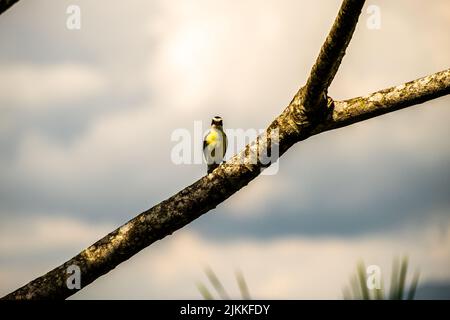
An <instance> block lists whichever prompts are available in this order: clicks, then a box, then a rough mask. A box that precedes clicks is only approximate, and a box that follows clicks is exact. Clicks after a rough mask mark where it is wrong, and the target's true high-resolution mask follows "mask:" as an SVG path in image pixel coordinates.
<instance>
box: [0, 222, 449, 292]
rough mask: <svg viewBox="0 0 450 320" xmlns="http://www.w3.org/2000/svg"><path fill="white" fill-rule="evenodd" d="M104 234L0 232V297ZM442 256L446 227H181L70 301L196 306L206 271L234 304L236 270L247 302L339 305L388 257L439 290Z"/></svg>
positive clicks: (65, 226)
mask: <svg viewBox="0 0 450 320" xmlns="http://www.w3.org/2000/svg"><path fill="white" fill-rule="evenodd" d="M26 222H28V224H27V223H26ZM111 230H112V226H110V225H99V224H88V223H86V222H84V221H83V220H80V219H74V218H60V219H54V218H49V217H46V216H40V217H37V218H33V219H29V220H28V221H23V220H20V219H19V220H17V219H15V220H11V221H10V222H8V223H7V224H6V225H2V227H1V238H0V240H1V243H2V245H1V246H0V256H2V257H3V258H5V257H7V259H5V260H3V261H2V264H1V268H0V279H2V281H1V282H0V283H1V286H0V294H6V293H7V292H9V291H10V290H13V289H15V288H16V287H18V286H19V285H21V284H22V283H24V282H26V281H29V280H31V279H32V277H36V276H39V275H42V274H43V273H45V272H47V271H48V270H50V268H52V267H55V266H56V265H57V264H60V263H62V262H63V261H64V260H61V259H65V258H64V257H66V258H70V257H71V256H73V255H75V254H76V253H77V252H79V251H81V249H83V248H84V247H86V246H88V245H89V244H91V243H93V242H94V241H96V240H97V239H99V238H100V237H101V236H103V235H105V234H106V233H107V232H109V231H111ZM449 252H450V224H449V223H448V221H447V222H446V223H445V224H441V225H440V226H436V224H433V223H426V224H423V225H422V227H421V228H420V229H410V228H407V229H405V228H403V229H398V230H396V231H394V232H383V233H377V234H372V235H370V236H367V235H363V236H359V237H357V238H355V239H347V238H342V237H333V236H328V237H320V238H309V237H304V236H284V237H279V238H275V239H272V240H256V239H250V238H246V239H236V240H232V241H227V242H217V241H211V239H208V238H204V237H201V236H199V234H198V233H196V232H194V231H193V230H192V229H190V228H189V227H188V228H184V229H183V230H181V231H177V232H176V233H175V234H174V235H173V236H169V237H167V238H165V239H163V240H162V241H159V242H157V243H155V244H153V245H152V246H151V247H150V248H148V249H145V250H143V251H142V252H141V253H139V254H137V255H136V256H134V257H133V258H132V259H130V260H129V261H127V262H124V263H122V264H121V265H119V266H118V267H117V268H116V269H114V270H113V271H111V272H110V273H109V274H108V276H106V277H101V278H99V279H98V280H97V281H96V282H94V283H93V284H91V285H89V286H88V287H86V288H85V289H84V290H82V291H81V292H79V293H77V294H76V295H75V296H74V297H73V298H75V299H79V298H87V299H93V298H94V299H98V298H106V299H107V298H113V299H117V298H129V299H133V298H137V299H152V298H158V299H161V298H175V299H177V298H178V299H180V298H181V299H182V298H194V299H195V298H200V294H199V293H198V292H197V290H196V288H195V283H196V282H198V281H201V282H203V283H205V284H206V285H207V286H210V284H209V283H208V281H207V279H206V278H205V275H204V274H203V268H204V267H205V266H207V265H209V266H211V267H212V268H213V270H214V271H215V272H216V273H217V274H218V276H219V278H220V279H221V280H222V282H223V283H224V285H225V288H226V289H227V290H228V291H229V293H230V294H231V295H232V296H233V297H236V298H237V297H239V291H238V289H237V286H236V282H235V279H234V275H233V273H234V270H235V269H236V268H239V269H241V270H242V271H243V273H244V275H245V278H246V280H247V282H248V285H249V288H250V292H251V294H252V297H253V298H261V299H282V298H287V299H313V298H330V299H339V298H341V289H342V287H343V286H344V285H346V284H347V283H348V279H349V276H350V275H351V274H352V273H353V272H354V268H355V263H356V262H357V261H358V259H360V258H362V259H364V261H365V263H366V265H370V264H376V265H378V266H380V268H381V270H382V274H383V277H384V279H385V280H384V281H385V284H386V285H388V283H389V274H390V268H391V263H392V261H393V257H394V256H396V255H400V254H408V255H409V257H410V262H411V263H410V266H411V269H410V272H411V271H413V270H414V269H415V268H418V269H420V271H421V283H426V282H438V281H441V282H442V281H444V282H445V281H449V280H450V272H449V270H448V268H447V267H448V264H449V263H450V255H449ZM24 261H27V263H24ZM410 276H411V274H410ZM3 280H4V281H3Z"/></svg>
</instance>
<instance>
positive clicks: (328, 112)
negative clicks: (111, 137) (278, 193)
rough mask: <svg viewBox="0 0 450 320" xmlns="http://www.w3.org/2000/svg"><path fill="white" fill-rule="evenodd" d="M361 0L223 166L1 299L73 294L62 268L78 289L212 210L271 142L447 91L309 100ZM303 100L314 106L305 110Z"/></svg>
mask: <svg viewBox="0 0 450 320" xmlns="http://www.w3.org/2000/svg"><path fill="white" fill-rule="evenodd" d="M363 4H364V1H357V0H344V1H343V4H342V6H341V9H340V12H339V14H338V17H337V18H336V21H335V23H334V25H333V28H332V31H331V32H330V36H329V37H328V38H327V40H326V41H325V44H324V46H323V48H322V50H321V53H320V55H319V58H318V59H317V62H316V64H315V66H314V67H313V69H312V71H311V76H310V78H309V79H310V80H308V83H309V85H308V83H307V85H306V87H304V88H302V89H300V90H299V91H298V93H297V94H296V95H295V97H294V98H293V100H292V101H291V103H290V104H289V105H288V106H287V108H286V109H285V110H284V111H283V112H282V113H281V115H279V116H278V117H277V118H276V119H275V120H274V121H273V122H272V123H271V124H270V125H269V126H268V128H267V129H266V130H265V132H264V133H263V134H261V135H260V136H258V137H257V139H256V140H255V141H254V142H252V143H250V144H249V145H247V146H246V147H245V148H244V150H242V151H241V152H239V153H238V154H237V155H235V156H234V157H232V158H231V159H230V160H229V161H228V162H227V163H224V164H221V165H220V166H219V167H218V168H217V169H215V170H214V171H213V172H212V173H211V174H208V175H206V176H204V177H202V178H201V179H199V180H198V181H196V182H195V183H193V184H192V185H190V186H188V187H186V188H184V189H183V190H181V191H180V192H178V193H177V194H175V195H174V196H172V197H170V198H169V199H167V200H164V201H162V202H161V203H159V204H157V205H155V206H154V207H152V208H150V209H149V210H147V211H145V212H143V213H141V214H139V215H138V216H136V217H135V218H133V219H132V220H130V221H129V222H127V223H125V224H124V225H123V226H121V227H120V228H118V229H116V230H115V231H113V232H111V233H110V234H108V235H106V236H105V237H104V238H102V239H101V240H99V241H97V242H96V243H94V244H93V245H91V246H90V247H88V248H87V249H85V250H83V251H82V252H81V253H79V254H78V255H76V256H75V257H73V258H72V259H70V260H69V261H67V262H66V263H64V264H63V265H61V266H59V267H57V268H55V269H53V270H52V271H50V272H48V273H47V274H45V275H43V276H41V277H39V278H37V279H35V280H33V281H31V282H30V283H28V284H27V285H25V286H23V287H21V288H19V289H18V290H16V291H14V292H12V293H10V294H9V295H7V296H5V297H3V298H4V299H50V298H54V299H64V298H67V297H69V296H70V295H72V294H74V293H75V292H77V291H76V290H70V289H68V287H67V285H66V279H67V276H68V275H67V271H66V270H67V268H68V267H69V266H71V265H77V266H78V267H79V268H80V269H81V282H82V287H85V286H87V285H88V284H90V283H91V282H93V281H94V280H95V279H97V278H98V277H100V276H102V275H104V274H106V273H107V272H109V271H110V270H112V269H114V268H115V267H116V266H117V265H119V264H120V263H122V262H124V261H126V260H127V259H129V258H130V257H132V256H133V255H134V254H136V253H137V252H139V251H140V250H142V249H143V248H145V247H147V246H149V245H150V244H152V243H154V242H155V241H157V240H160V239H162V238H164V237H166V236H167V235H170V234H172V233H173V232H175V231H176V230H178V229H180V228H182V227H183V226H185V225H186V224H188V223H190V222H191V221H193V220H195V219H196V218H198V217H199V216H201V215H203V214H204V213H206V212H208V211H209V210H211V209H214V208H215V207H216V206H217V205H219V204H220V203H222V202H223V201H225V200H226V199H227V198H229V197H230V196H231V195H233V194H234V193H236V192H237V191H238V190H240V189H241V188H243V187H244V186H246V185H247V184H248V183H249V182H250V181H252V180H253V179H254V178H256V177H257V176H258V175H259V174H260V172H261V171H262V170H264V169H265V168H266V167H267V166H268V165H270V164H265V163H262V162H261V161H254V160H255V155H259V154H260V153H261V151H273V150H274V147H276V148H278V150H279V154H278V155H277V156H276V157H275V158H272V160H273V161H275V160H277V157H279V156H281V155H283V154H284V153H285V152H286V151H287V150H288V149H289V148H290V147H291V146H292V145H293V144H295V143H296V142H298V141H301V140H304V139H307V138H308V137H310V136H312V135H316V134H319V133H320V132H324V131H328V130H332V129H336V128H339V127H343V126H346V125H349V124H352V123H355V122H359V121H363V120H366V119H369V118H372V117H376V116H379V115H381V114H384V113H388V112H392V111H395V110H399V109H401V108H406V107H408V106H412V105H415V104H419V103H422V102H425V101H428V100H431V99H434V98H437V97H440V96H443V95H446V94H448V93H450V69H449V70H445V71H442V72H438V73H436V74H433V75H430V76H427V77H424V78H421V79H417V80H415V81H412V82H408V83H406V84H404V85H401V86H397V87H393V88H389V89H385V90H381V91H378V92H375V93H372V94H370V95H368V96H366V97H358V98H354V99H350V100H345V101H333V99H332V98H330V97H326V99H324V101H326V104H324V105H323V106H322V107H323V108H322V107H321V106H320V105H318V104H317V101H316V102H314V100H315V99H317V97H320V96H321V95H324V94H326V90H327V88H328V86H329V85H330V83H331V80H332V79H333V77H334V75H335V74H336V71H337V68H338V66H339V63H340V61H341V60H342V57H343V55H344V53H345V49H346V47H347V45H348V43H349V41H350V38H351V35H352V34H353V31H354V28H355V25H356V21H357V20H358V17H357V16H358V15H359V14H360V12H361V8H362V6H363ZM333 34H334V35H333ZM334 42H337V43H339V45H337V44H334ZM327 48H328V49H327ZM330 48H336V49H330ZM336 50H337V51H336ZM319 104H320V103H319ZM305 105H308V106H309V108H313V109H314V108H317V110H320V111H317V112H316V111H314V112H307V111H306V110H305ZM309 111H311V109H310V110H309ZM274 132H277V133H278V135H277V136H278V138H277V139H274V138H273V133H274Z"/></svg>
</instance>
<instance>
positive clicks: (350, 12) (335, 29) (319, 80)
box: [304, 0, 365, 113]
mask: <svg viewBox="0 0 450 320" xmlns="http://www.w3.org/2000/svg"><path fill="white" fill-rule="evenodd" d="M364 2H365V1H364V0H344V1H343V2H342V5H341V8H340V9H339V13H338V15H337V17H336V19H335V21H334V23H333V26H332V28H331V30H330V33H329V34H328V36H327V38H326V39H325V42H324V44H323V45H322V48H321V49H320V53H319V56H318V57H317V60H316V63H315V64H314V66H313V67H312V70H311V73H310V75H309V78H308V81H307V83H306V86H305V89H304V90H305V91H304V92H305V97H304V109H305V111H306V112H307V113H311V112H312V113H315V111H317V108H318V107H319V105H320V104H323V106H324V107H325V106H326V104H325V103H326V99H324V98H325V97H326V96H327V90H328V87H329V86H330V84H331V82H332V81H333V79H334V76H335V75H336V72H337V70H338V68H339V66H340V64H341V61H342V58H343V57H344V55H345V50H346V49H347V46H348V45H349V43H350V40H351V39H352V36H353V32H354V31H355V28H356V24H357V23H358V18H359V15H360V13H361V10H362V7H363V6H364Z"/></svg>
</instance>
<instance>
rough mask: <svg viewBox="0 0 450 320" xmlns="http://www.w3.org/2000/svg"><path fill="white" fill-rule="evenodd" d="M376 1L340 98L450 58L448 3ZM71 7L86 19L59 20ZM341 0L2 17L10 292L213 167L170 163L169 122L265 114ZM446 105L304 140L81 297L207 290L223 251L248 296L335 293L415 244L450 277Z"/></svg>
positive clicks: (431, 267) (24, 11)
mask: <svg viewBox="0 0 450 320" xmlns="http://www.w3.org/2000/svg"><path fill="white" fill-rule="evenodd" d="M367 2H368V3H367V4H366V6H365V8H364V11H363V13H362V16H361V18H360V22H359V25H358V27H357V29H356V32H355V35H354V38H353V40H352V42H351V44H350V47H349V49H348V50H347V55H346V56H345V58H344V61H343V63H342V65H341V68H340V70H339V72H338V74H337V76H336V78H335V81H334V83H333V84H332V86H331V88H330V91H329V94H330V95H331V96H332V97H334V98H335V99H345V98H351V97H354V96H358V95H364V94H368V93H370V92H372V91H376V90H379V89H382V88H385V87H389V86H393V85H397V84H400V83H403V82H407V81H410V80H413V79H415V78H418V77H421V76H424V75H427V74H430V73H433V72H437V71H440V70H444V69H447V68H448V67H449V62H450V61H449V56H450V41H449V39H448V30H449V27H450V3H449V2H448V1H446V0H433V1H431V2H427V3H426V4H425V3H424V2H423V1H420V0H415V1H411V0H395V1H387V0H385V1H381V0H380V1H375V0H371V1H367ZM70 5H78V6H79V8H80V10H81V29H80V30H69V29H68V28H67V27H66V21H67V18H68V17H69V15H68V14H67V13H66V10H67V8H68V6H70ZM339 5H340V1H338V0H333V1H332V0H321V1H300V0H283V1H263V2H262V1H257V0H245V1H227V0H214V1H211V0H196V1H187V0H176V1H175V0H173V1H167V0H153V1H144V0H132V1H131V0H130V1H127V2H124V1H119V0H114V1H111V0H108V1H106V0H96V1H88V0H84V1H80V0H79V1H76V0H71V1H67V0H61V1H52V0H41V1H20V2H19V3H18V4H17V5H15V6H14V7H13V8H11V10H9V11H7V12H6V13H4V14H3V15H1V16H0V40H1V41H0V70H1V71H0V88H1V89H0V295H4V294H6V293H8V292H10V291H12V290H14V289H16V288H18V287H19V286H21V285H23V284H25V283H27V282H28V281H30V280H32V279H34V278H35V277H37V276H40V275H42V274H44V273H46V272H47V271H49V270H50V269H52V268H53V267H55V266H57V265H59V264H60V263H62V262H64V261H66V260H67V259H69V258H71V257H72V256H74V255H75V254H77V253H78V252H80V251H81V250H82V249H84V248H85V247H86V246H88V245H90V244H91V243H93V242H94V241H96V240H98V239H99V238H100V237H102V236H103V235H105V234H106V233H108V232H109V231H112V230H113V229H115V228H116V227H118V226H120V225H121V224H123V223H125V222H126V221H128V220H129V219H131V218H132V217H134V216H135V215H136V214H138V213H140V212H142V211H144V210H145V209H147V208H149V207H151V206H153V205H154V204H156V203H158V202H160V201H161V200H164V199H166V198H167V197H169V196H171V195H172V194H174V193H175V192H177V191H179V190H180V189H182V188H183V187H185V186H187V185H189V184H191V183H192V182H194V181H195V180H197V179H198V178H200V177H201V176H202V175H204V173H205V166H204V165H199V164H183V165H176V164H174V163H173V162H172V160H171V151H172V148H173V147H174V146H175V144H176V143H175V142H173V141H172V140H171V134H172V132H174V130H176V129H180V128H184V129H187V130H189V131H190V132H192V133H193V131H194V123H195V121H201V122H202V123H203V126H204V127H203V129H204V130H206V129H207V127H208V125H209V122H210V119H211V117H212V116H214V115H216V114H219V115H221V116H222V117H223V118H224V124H225V127H227V128H229V129H238V128H240V129H244V130H247V129H260V128H264V127H266V126H267V125H268V124H269V123H270V122H271V120H272V119H273V118H274V117H275V116H276V115H278V114H279V113H280V112H281V111H282V110H283V109H284V107H285V106H286V105H287V104H288V103H289V101H290V100H291V98H292V96H293V94H294V93H295V92H296V90H297V89H298V88H299V86H300V85H302V84H304V83H305V81H306V78H307V75H308V72H309V70H310V68H311V66H312V64H313V62H314V60H315V58H316V56H317V53H318V51H319V48H320V46H321V44H322V42H323V40H324V38H325V36H326V34H327V33H328V31H329V28H330V26H331V24H332V22H333V19H334V17H335V15H336V13H337V11H338V8H339ZM369 5H377V6H378V7H379V9H380V12H381V25H380V27H381V28H380V29H376V30H374V29H370V28H368V25H367V22H368V21H369V19H370V14H369V13H367V12H366V9H367V8H368V6H369ZM449 103H450V97H443V98H440V99H437V100H434V101H431V102H427V103H425V104H424V105H421V106H415V107H412V108H408V109H407V110H402V111H399V112H396V113H394V114H389V115H385V116H382V117H378V118H376V119H372V120H369V121H365V122H362V123H358V124H356V125H353V126H351V127H347V128H343V129H339V130H336V131H332V132H327V133H324V134H320V135H318V136H315V137H313V138H310V139H308V140H307V141H304V142H302V143H301V144H298V145H296V146H294V147H293V148H292V149H291V150H289V152H287V153H286V154H285V155H284V156H283V158H282V159H281V161H280V163H279V171H278V173H277V174H276V175H267V176H260V177H259V178H257V179H256V180H255V181H254V182H252V183H251V184H250V185H249V186H248V187H246V188H244V189H243V190H241V191H240V192H238V194H236V195H234V196H232V197H231V198H230V199H229V200H228V201H226V202H225V203H223V204H221V205H220V206H219V207H218V208H217V209H215V210H214V211H211V212H209V213H208V214H206V215H204V216H202V217H201V218H199V219H198V220H197V221H195V222H193V223H191V224H190V225H188V226H187V227H185V228H183V229H182V230H180V231H178V232H176V233H174V234H173V235H172V236H170V237H167V238H165V239H163V240H162V241H159V242H158V243H156V244H154V245H152V246H151V247H149V248H147V249H145V250H143V251H142V252H140V253H139V254H137V255H136V256H134V257H133V258H132V259H131V260H129V261H127V262H125V263H123V264H122V265H120V266H119V267H118V268H116V269H115V270H114V271H112V272H110V273H108V274H107V275H106V276H103V277H101V278H100V279H98V280H97V281H96V282H95V283H93V284H91V285H89V286H88V287H86V288H85V289H84V290H82V291H80V292H79V293H77V294H75V295H74V296H73V298H76V299H83V298H89V299H99V298H138V299H156V298H201V296H200V294H199V293H198V291H197V289H196V283H197V282H198V281H201V282H203V283H205V284H208V283H207V280H206V279H205V275H204V272H203V269H204V267H205V266H211V267H212V268H213V269H214V270H215V271H216V273H217V274H218V276H219V277H220V278H221V279H222V280H223V282H224V285H225V287H226V288H227V289H228V291H230V294H231V295H232V296H234V297H239V294H238V290H237V288H236V283H235V280H234V271H235V270H236V269H240V270H242V272H243V273H244V275H245V277H246V279H247V282H248V286H249V288H250V292H251V294H252V296H253V297H255V298H288V299H304V298H331V299H339V298H341V297H342V295H341V290H342V287H343V286H344V285H345V284H347V283H348V279H349V276H350V275H351V274H352V273H353V271H354V268H355V263H356V262H357V261H358V259H360V258H361V259H363V260H364V261H365V263H366V264H368V265H369V264H375V265H379V266H380V267H381V269H382V271H383V275H384V277H386V278H387V279H388V278H389V274H390V266H391V263H392V261H393V258H394V257H395V256H397V255H402V254H407V255H409V257H410V262H411V264H410V265H411V267H412V269H415V268H417V269H420V272H421V282H420V283H421V285H422V287H424V288H425V287H427V286H428V287H433V286H434V287H436V286H444V287H445V286H447V288H450V286H449V285H448V284H449V283H450V170H449V169H450V144H449V142H448V137H449V136H450V127H449V125H448V119H449V117H450V110H449ZM192 146H193V148H194V151H196V152H198V151H201V150H200V148H201V141H193V142H192ZM235 151H236V150H233V151H230V153H232V152H235ZM229 155H231V154H229ZM444 291H445V290H444ZM444 295H446V297H447V298H450V292H449V290H447V291H446V292H444ZM419 296H420V289H419Z"/></svg>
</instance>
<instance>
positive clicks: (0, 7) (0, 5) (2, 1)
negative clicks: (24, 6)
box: [0, 0, 19, 14]
mask: <svg viewBox="0 0 450 320" xmlns="http://www.w3.org/2000/svg"><path fill="white" fill-rule="evenodd" d="M18 1H19V0H0V14H2V13H3V12H5V11H6V10H8V9H9V8H10V7H12V6H13V5H14V4H15V3H16V2H18Z"/></svg>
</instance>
